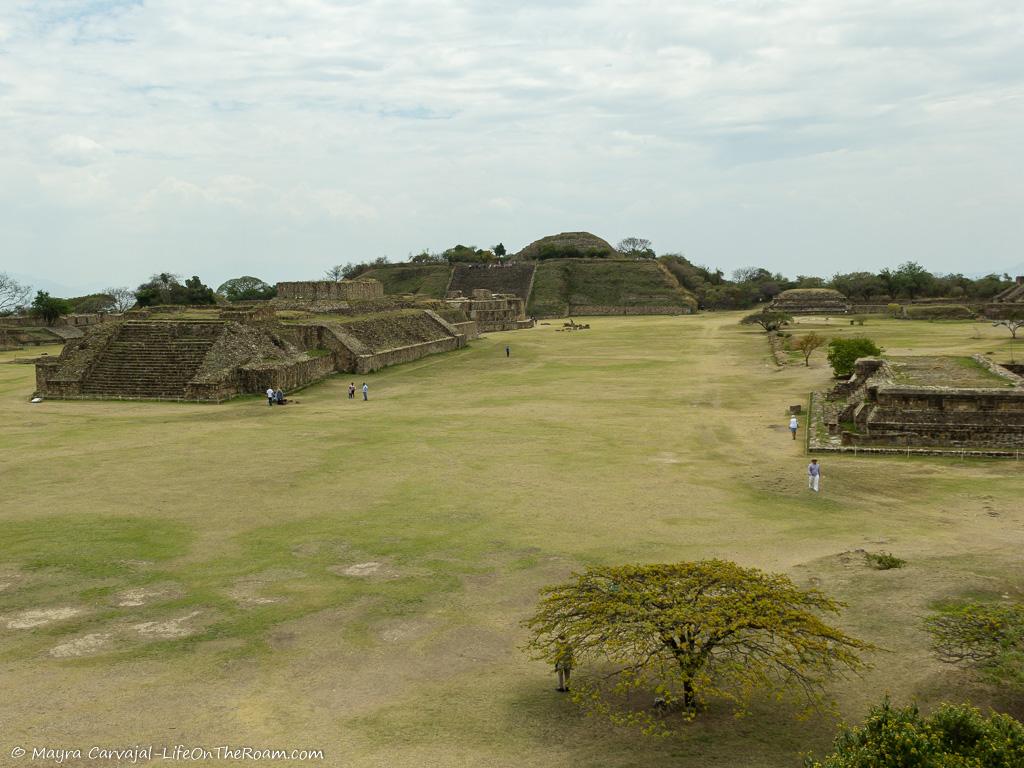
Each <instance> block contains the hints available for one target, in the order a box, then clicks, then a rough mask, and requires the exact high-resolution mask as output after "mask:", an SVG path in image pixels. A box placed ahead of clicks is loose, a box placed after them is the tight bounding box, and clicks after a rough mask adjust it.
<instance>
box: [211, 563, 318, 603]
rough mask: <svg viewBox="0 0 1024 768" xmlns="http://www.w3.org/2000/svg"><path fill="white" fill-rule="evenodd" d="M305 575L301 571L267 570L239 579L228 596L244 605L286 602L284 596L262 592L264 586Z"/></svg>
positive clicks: (228, 592)
mask: <svg viewBox="0 0 1024 768" xmlns="http://www.w3.org/2000/svg"><path fill="white" fill-rule="evenodd" d="M302 576H305V574H304V573H302V572H301V571H287V570H277V571H266V572H264V573H259V574H256V575H253V576H247V577H245V578H244V579H239V580H238V581H236V582H235V583H234V585H233V586H232V587H231V588H230V589H229V590H228V591H227V594H228V597H230V598H231V599H232V600H235V601H237V602H238V603H239V604H241V605H243V606H256V605H271V604H273V603H281V602H284V600H285V598H283V597H270V596H269V595H264V594H262V592H263V590H264V588H265V587H266V586H267V585H268V584H273V583H275V582H278V581H285V580H287V579H297V578H301V577H302Z"/></svg>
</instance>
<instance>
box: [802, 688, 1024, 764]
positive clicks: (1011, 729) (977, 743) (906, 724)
mask: <svg viewBox="0 0 1024 768" xmlns="http://www.w3.org/2000/svg"><path fill="white" fill-rule="evenodd" d="M1019 765H1024V725H1022V724H1021V723H1020V722H1018V721H1017V720H1015V719H1014V718H1012V717H1010V716H1009V715H1003V714H999V713H993V714H991V715H989V716H988V717H986V716H985V715H983V714H982V713H981V712H980V711H979V710H977V709H975V708H974V707H971V706H968V705H959V706H957V705H952V704H943V705H942V706H941V707H939V709H938V710H937V711H936V712H935V713H934V714H933V715H932V716H931V717H922V716H921V713H920V712H919V711H918V709H917V707H916V706H910V707H904V708H902V709H898V708H894V707H893V706H892V705H891V704H890V703H889V701H888V699H886V700H885V701H884V702H883V703H882V704H881V706H877V707H874V708H873V709H872V710H871V712H870V713H869V714H868V716H867V719H865V721H864V724H863V725H862V726H860V727H859V728H856V727H855V728H847V729H845V730H844V731H843V732H842V733H840V734H839V736H838V738H836V740H835V743H834V744H833V751H832V753H831V754H830V755H828V756H827V757H826V758H825V759H824V760H823V761H821V762H816V761H813V760H807V761H806V763H805V766H806V768H873V767H874V766H878V767H879V768H882V767H883V766H884V767H885V768H954V767H955V766H957V767H961V768H968V766H973V767H974V768H1010V766H1019Z"/></svg>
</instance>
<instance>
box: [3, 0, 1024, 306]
mask: <svg viewBox="0 0 1024 768" xmlns="http://www.w3.org/2000/svg"><path fill="white" fill-rule="evenodd" d="M1022 117H1024V8H1022V7H1021V6H1020V5H1019V4H1018V3H1015V2H1009V1H1007V0H980V1H979V2H977V3H973V4H970V5H969V6H967V5H964V4H961V3H954V2H952V1H951V0H945V1H944V0H938V1H936V2H927V3H925V2H919V1H918V0H911V1H909V2H905V3H900V4H897V5H894V4H891V3H885V2H882V1H881V0H854V2H839V0H822V2H818V3H814V4H808V3H799V2H780V1H772V0H767V1H765V0H737V1H736V2H729V3H726V2H704V3H699V4H691V5H688V6H685V7H684V6H678V5H677V4H669V3H649V4H644V5H642V6H638V5H636V4H633V3H626V2H615V1H613V0H602V1H600V2H587V1H586V0H579V1H574V0H569V1H567V2H548V3H538V2H532V1H530V2H524V3H519V4H515V5H506V4H500V3H495V2H493V0H477V1H476V2H435V3H430V4H424V3H412V2H408V1H388V0H370V1H369V2H360V3H350V2H327V1H326V0H304V1H303V2H285V3H275V4H269V5H262V4H254V3H249V2H240V0H225V2H221V3H216V4H209V3H199V2H191V1H190V0H184V1H182V2H171V1H170V0H161V1H158V2H141V1H137V0H131V1H129V0H97V1H89V0H63V1H60V2H50V3H45V4H38V3H29V2H14V3H10V4H7V5H6V6H5V7H4V9H3V11H0V141H2V142H3V146H4V147H5V150H6V151H5V152H3V153H2V154H0V182H2V183H0V270H2V271H7V272H10V273H12V274H14V275H17V276H20V278H21V279H23V280H26V281H28V282H31V283H33V284H34V285H37V286H39V287H46V285H50V286H61V287H62V288H64V289H66V290H65V291H64V292H67V293H71V294H85V293H89V292H92V291H95V290H99V289H102V288H104V287H107V286H110V285H129V286H132V287H134V286H135V285H138V284H139V283H140V282H142V281H143V280H145V279H146V278H147V277H148V276H149V275H150V274H152V273H154V272H160V271H171V272H175V273H178V274H182V275H186V276H188V275H192V274H198V275H200V276H201V277H202V278H203V279H204V281H206V282H207V283H208V284H210V285H213V286H214V287H216V286H217V285H219V284H220V283H221V282H223V281H224V280H225V279H227V278H230V277H236V276H239V275H242V274H251V275H256V276H258V277H261V278H263V279H265V280H267V281H268V282H276V281H278V280H284V279H305V278H311V277H316V276H319V275H322V273H323V271H324V270H325V269H326V268H327V267H329V266H331V265H333V264H338V263H349V262H355V261H364V260H368V259H373V258H376V257H378V256H382V255H387V256H389V257H390V258H391V259H392V260H393V261H401V260H404V259H405V258H406V257H407V255H408V254H411V253H416V252H419V251H421V250H422V249H423V248H429V249H431V250H435V251H440V250H444V249H445V248H447V247H450V246H452V245H454V244H456V243H463V244H466V245H476V246H479V247H490V246H493V245H494V244H496V243H497V242H499V241H500V242H503V243H504V244H505V246H506V247H507V248H508V249H509V251H510V252H514V251H516V250H518V249H519V248H521V247H523V246H524V245H526V244H528V243H529V242H531V241H533V240H536V239H538V238H540V237H542V236H544V235H548V234H554V233H557V232H561V231H571V230H586V231H591V232H594V233H595V234H597V235H599V236H601V237H603V238H605V239H607V240H609V241H610V242H612V243H613V244H614V243H616V242H618V241H619V240H620V239H622V238H624V237H628V236H639V237H646V238H649V239H650V240H651V241H652V242H653V244H654V248H655V249H656V250H657V252H658V253H667V252H681V253H684V254H685V255H686V256H687V258H689V259H690V260H691V261H693V262H694V263H697V264H703V265H707V266H709V267H717V268H720V269H722V270H723V271H725V272H726V273H727V274H728V273H730V272H732V270H734V269H736V268H738V267H744V266H751V265H757V266H764V267H766V268H768V269H771V270H772V271H777V272H782V273H784V274H786V275H788V276H790V277H793V276H795V275H797V274H815V275H820V276H822V277H828V276H830V275H832V274H834V273H836V272H851V271H857V270H868V271H876V270H878V269H880V268H882V267H885V266H890V267H891V266H896V265H898V264H899V263H901V262H903V261H907V260H913V261H917V262H919V263H921V264H923V265H924V266H925V267H927V268H928V269H930V270H932V271H934V272H939V273H949V272H954V273H955V272H962V273H964V274H969V275H979V274H985V273H988V272H996V273H1000V274H1001V273H1003V272H1010V273H1011V274H1021V273H1024V256H1022V247H1021V246H1022V244H1024V223H1022V217H1021V216H1020V210H1021V209H1022V203H1024V192H1022V186H1021V184H1020V177H1021V171H1022V166H1024V163H1022V160H1024V149H1022V148H1021V142H1020V140H1019V126H1020V125H1021V124H1022V121H1021V118H1022Z"/></svg>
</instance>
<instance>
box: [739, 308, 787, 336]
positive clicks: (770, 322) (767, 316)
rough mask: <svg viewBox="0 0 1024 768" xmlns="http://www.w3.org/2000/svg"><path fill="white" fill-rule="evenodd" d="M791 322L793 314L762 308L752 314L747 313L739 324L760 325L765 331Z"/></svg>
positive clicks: (777, 328) (770, 330) (767, 331)
mask: <svg viewBox="0 0 1024 768" xmlns="http://www.w3.org/2000/svg"><path fill="white" fill-rule="evenodd" d="M791 322H793V316H792V315H790V314H788V313H786V312H777V311H775V310H771V309H767V308H766V309H764V310H762V311H761V312H755V313H754V314H752V315H747V316H746V317H744V318H743V319H742V320H740V325H760V326H761V327H762V328H764V330H765V332H766V333H771V332H772V331H777V330H779V328H781V327H782V326H784V325H786V323H791Z"/></svg>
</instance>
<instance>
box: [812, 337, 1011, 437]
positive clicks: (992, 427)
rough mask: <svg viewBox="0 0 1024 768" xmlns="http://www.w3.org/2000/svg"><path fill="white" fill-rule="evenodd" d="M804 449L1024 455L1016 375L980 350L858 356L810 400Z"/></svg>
mask: <svg viewBox="0 0 1024 768" xmlns="http://www.w3.org/2000/svg"><path fill="white" fill-rule="evenodd" d="M811 418H812V426H811V429H810V430H809V433H810V441H809V442H810V449H811V450H812V451H819V450H824V451H827V450H850V451H857V450H861V451H871V452H890V453H891V452H901V453H902V452H919V453H970V454H982V455H991V456H1020V455H1021V454H1022V453H1024V378H1021V376H1019V375H1018V374H1016V373H1014V372H1013V371H1011V370H1009V369H1008V368H1005V367H1003V366H1000V365H997V364H995V363H993V362H992V361H990V360H989V359H987V358H985V357H984V356H981V355H975V356H974V357H895V358H890V359H885V360H883V359H881V358H863V359H861V360H858V361H857V363H856V366H855V370H854V373H853V375H852V376H851V377H850V378H849V379H848V380H845V381H842V382H840V383H839V384H837V385H836V386H835V387H834V388H833V389H832V390H831V391H830V392H828V393H827V394H821V393H816V394H815V395H814V396H813V397H812V408H811Z"/></svg>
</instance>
